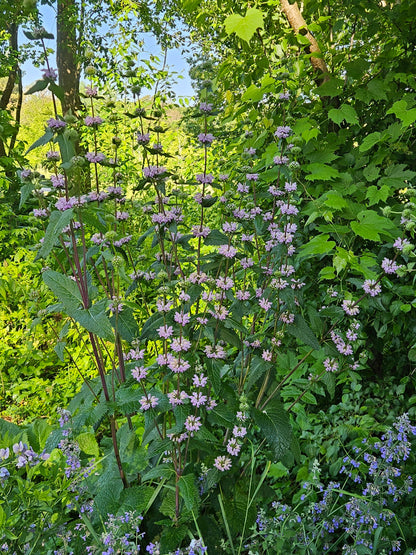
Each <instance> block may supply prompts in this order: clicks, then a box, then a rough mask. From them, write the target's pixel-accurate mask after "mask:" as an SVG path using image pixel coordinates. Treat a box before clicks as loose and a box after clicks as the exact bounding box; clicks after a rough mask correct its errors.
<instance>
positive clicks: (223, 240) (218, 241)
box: [204, 229, 228, 245]
mask: <svg viewBox="0 0 416 555" xmlns="http://www.w3.org/2000/svg"><path fill="white" fill-rule="evenodd" d="M204 243H205V245H228V237H227V236H226V235H224V233H221V231H218V229H213V230H212V231H211V232H210V233H209V235H207V237H205V239H204Z"/></svg>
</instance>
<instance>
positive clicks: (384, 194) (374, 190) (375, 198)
mask: <svg viewBox="0 0 416 555" xmlns="http://www.w3.org/2000/svg"><path fill="white" fill-rule="evenodd" d="M389 194H390V188H389V187H387V185H383V186H382V187H380V188H378V187H377V186H376V185H371V186H370V187H369V188H368V189H367V193H366V195H365V198H368V200H369V201H370V202H369V203H368V205H369V206H373V204H378V203H379V202H380V200H382V201H383V202H386V200H387V198H388V196H389Z"/></svg>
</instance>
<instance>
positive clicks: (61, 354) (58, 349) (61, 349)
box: [53, 341, 66, 362]
mask: <svg viewBox="0 0 416 555" xmlns="http://www.w3.org/2000/svg"><path fill="white" fill-rule="evenodd" d="M65 347H66V342H65V341H58V343H57V344H56V345H55V347H54V348H53V350H54V351H55V353H56V354H57V355H58V358H59V360H61V361H62V362H65Z"/></svg>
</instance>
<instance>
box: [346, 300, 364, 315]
mask: <svg viewBox="0 0 416 555" xmlns="http://www.w3.org/2000/svg"><path fill="white" fill-rule="evenodd" d="M354 305H355V301H353V300H351V299H345V300H344V301H342V309H343V311H344V312H345V313H346V314H348V315H349V316H356V315H357V314H359V312H360V309H359V308H358V306H354Z"/></svg>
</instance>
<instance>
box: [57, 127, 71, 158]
mask: <svg viewBox="0 0 416 555" xmlns="http://www.w3.org/2000/svg"><path fill="white" fill-rule="evenodd" d="M56 140H57V142H58V145H59V149H60V151H61V158H62V162H63V163H64V164H66V163H68V162H70V161H71V159H72V157H73V156H75V147H74V143H73V142H72V141H70V140H69V139H68V138H67V137H66V136H65V135H63V134H59V135H58V137H57V139H56Z"/></svg>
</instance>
